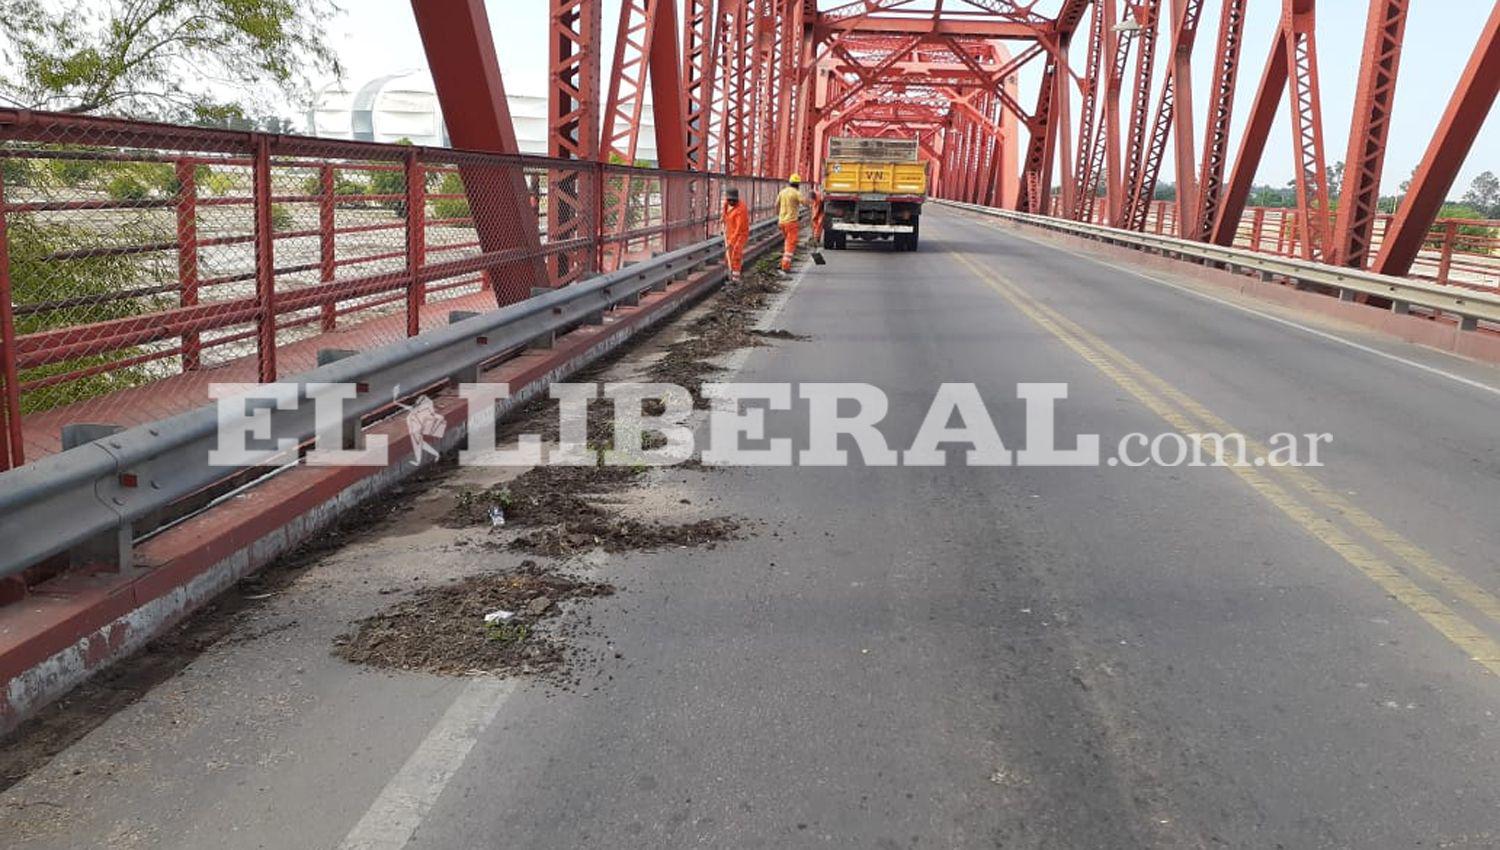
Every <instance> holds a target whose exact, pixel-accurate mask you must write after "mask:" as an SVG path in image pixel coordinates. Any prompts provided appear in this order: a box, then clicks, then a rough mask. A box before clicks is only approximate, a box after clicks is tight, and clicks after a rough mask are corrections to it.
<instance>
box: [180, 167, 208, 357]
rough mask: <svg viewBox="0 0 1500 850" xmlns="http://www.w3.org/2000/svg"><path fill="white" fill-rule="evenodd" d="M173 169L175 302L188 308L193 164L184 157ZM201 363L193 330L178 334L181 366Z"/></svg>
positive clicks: (194, 266) (194, 288)
mask: <svg viewBox="0 0 1500 850" xmlns="http://www.w3.org/2000/svg"><path fill="white" fill-rule="evenodd" d="M176 170H177V303H178V304H180V305H181V306H183V307H191V306H193V305H194V304H197V303H198V183H197V167H196V165H195V163H194V162H193V161H192V160H191V159H188V158H186V157H183V158H180V159H178V160H177V162H176ZM202 365H203V358H202V346H201V345H200V343H199V338H198V332H197V331H186V332H184V333H183V335H182V369H183V371H184V372H189V371H192V370H194V369H198V368H201V367H202Z"/></svg>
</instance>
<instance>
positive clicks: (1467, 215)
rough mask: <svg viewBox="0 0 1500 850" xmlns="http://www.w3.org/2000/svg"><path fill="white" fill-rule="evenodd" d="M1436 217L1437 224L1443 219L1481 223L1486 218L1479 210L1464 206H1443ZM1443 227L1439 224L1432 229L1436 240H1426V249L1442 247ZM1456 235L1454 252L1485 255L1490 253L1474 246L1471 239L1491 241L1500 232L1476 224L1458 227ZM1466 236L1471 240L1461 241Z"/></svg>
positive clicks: (1481, 247) (1483, 248) (1478, 246)
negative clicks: (1457, 236)
mask: <svg viewBox="0 0 1500 850" xmlns="http://www.w3.org/2000/svg"><path fill="white" fill-rule="evenodd" d="M1437 217H1438V221H1439V222H1442V220H1443V219H1462V220H1465V221H1482V220H1484V219H1486V218H1488V216H1486V215H1485V214H1484V213H1483V212H1481V211H1480V210H1476V209H1473V208H1472V207H1469V206H1467V205H1465V204H1443V207H1442V209H1440V210H1438V216H1437ZM1444 227H1445V226H1444V225H1443V224H1441V223H1439V224H1437V225H1435V226H1434V227H1433V233H1434V234H1436V238H1430V239H1428V241H1427V243H1426V245H1427V247H1428V248H1441V247H1442V245H1443V239H1442V231H1443V229H1444ZM1457 233H1458V235H1459V237H1460V239H1459V240H1457V241H1456V243H1455V245H1454V250H1456V251H1460V252H1464V253H1471V254H1472V253H1476V252H1479V253H1486V254H1487V253H1490V251H1489V249H1487V248H1485V247H1483V246H1480V245H1476V244H1474V241H1473V239H1478V240H1483V239H1493V238H1495V237H1496V236H1497V235H1500V232H1497V229H1496V228H1493V227H1484V226H1483V225H1478V224H1461V225H1459V226H1458V230H1457ZM1466 236H1467V237H1473V239H1463V238H1462V237H1466Z"/></svg>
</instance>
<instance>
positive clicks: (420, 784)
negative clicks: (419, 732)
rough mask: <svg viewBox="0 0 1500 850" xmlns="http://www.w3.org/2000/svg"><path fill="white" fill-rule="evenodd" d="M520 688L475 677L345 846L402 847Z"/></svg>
mask: <svg viewBox="0 0 1500 850" xmlns="http://www.w3.org/2000/svg"><path fill="white" fill-rule="evenodd" d="M514 690H515V684H514V682H511V681H496V680H492V679H473V680H471V681H470V682H469V683H468V684H466V685H465V686H464V689H463V691H461V692H460V693H459V695H458V698H457V699H455V700H454V701H453V704H452V705H450V706H448V710H447V712H445V713H444V714H443V716H442V718H441V719H439V720H438V722H437V725H436V726H434V727H432V731H431V732H428V733H427V737H426V738H424V739H423V740H422V743H421V744H420V745H418V747H417V749H416V752H414V753H412V754H411V757H410V758H408V759H407V760H406V764H403V765H402V766H401V769H400V770H398V771H397V772H396V775H395V776H393V777H391V781H390V782H388V783H386V786H385V789H384V790H382V791H381V792H380V796H379V797H376V798H375V802H374V803H372V804H371V805H370V809H369V811H367V812H365V815H364V817H362V818H360V819H359V823H357V824H355V825H354V829H352V830H350V831H349V834H348V835H346V836H345V837H344V840H343V842H342V843H341V844H339V850H398V848H401V847H405V846H406V844H407V842H408V841H410V840H411V837H412V836H413V835H415V834H416V832H417V827H419V826H421V825H422V818H423V817H425V816H426V815H427V812H428V811H430V810H431V809H432V805H433V804H434V803H436V802H437V798H438V795H440V794H441V793H442V792H443V788H444V787H445V786H447V784H448V781H449V780H450V779H452V778H453V775H454V774H455V773H457V772H458V769H459V767H460V766H462V765H463V763H464V760H465V759H466V758H468V755H469V751H470V750H472V749H473V748H474V743H475V742H476V741H478V740H479V736H480V734H481V733H483V732H484V729H485V727H487V726H489V725H490V722H491V721H493V720H494V719H495V715H496V714H498V713H499V712H500V706H501V705H502V704H503V703H504V702H505V700H506V698H507V697H509V696H510V694H511V692H512V691H514Z"/></svg>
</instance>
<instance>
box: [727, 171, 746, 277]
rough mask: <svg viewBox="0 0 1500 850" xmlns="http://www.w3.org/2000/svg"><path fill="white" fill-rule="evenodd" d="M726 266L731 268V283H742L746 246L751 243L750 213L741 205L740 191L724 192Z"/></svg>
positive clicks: (728, 190)
mask: <svg viewBox="0 0 1500 850" xmlns="http://www.w3.org/2000/svg"><path fill="white" fill-rule="evenodd" d="M723 218H724V264H725V265H727V266H729V282H730V283H739V282H740V270H741V269H742V268H743V267H744V265H745V246H746V245H747V244H749V242H750V213H749V212H748V211H747V210H746V209H745V205H744V204H742V203H740V190H739V189H736V188H734V187H732V186H731V187H730V188H729V189H726V190H725V191H724V214H723Z"/></svg>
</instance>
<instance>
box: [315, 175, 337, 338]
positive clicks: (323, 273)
mask: <svg viewBox="0 0 1500 850" xmlns="http://www.w3.org/2000/svg"><path fill="white" fill-rule="evenodd" d="M333 187H334V181H333V166H332V165H330V164H328V163H326V162H325V163H323V165H322V166H321V167H320V168H319V169H318V280H319V281H320V282H322V283H332V282H333V276H334V271H335V269H336V268H337V263H336V262H335V258H336V257H337V249H338V245H337V243H336V242H335V231H334V227H335V226H336V225H335V219H334V214H335V207H334V203H333V197H334V196H333ZM319 318H320V320H321V326H322V328H323V330H324V331H331V330H333V329H334V326H335V325H337V324H338V302H337V301H334V300H331V299H330V300H329V301H326V302H324V303H323V306H322V308H321V310H320V316H319Z"/></svg>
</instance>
